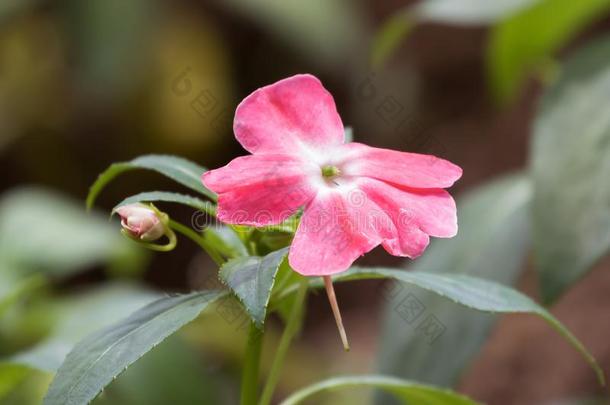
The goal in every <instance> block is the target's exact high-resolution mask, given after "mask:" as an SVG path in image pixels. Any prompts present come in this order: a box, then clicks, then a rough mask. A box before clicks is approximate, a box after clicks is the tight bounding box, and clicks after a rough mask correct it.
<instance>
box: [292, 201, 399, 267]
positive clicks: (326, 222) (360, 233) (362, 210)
mask: <svg viewBox="0 0 610 405" xmlns="http://www.w3.org/2000/svg"><path fill="white" fill-rule="evenodd" d="M355 191H356V192H357V190H355ZM354 201H356V202H355V203H354ZM377 223H380V224H385V223H387V218H386V216H385V213H383V212H381V211H379V210H378V209H376V208H375V206H374V205H373V204H371V203H370V202H369V201H368V200H367V199H366V198H364V199H360V198H359V197H358V196H357V195H354V196H351V195H347V194H346V193H343V192H340V191H337V190H328V189H327V190H321V191H320V193H319V194H318V195H317V196H316V198H315V199H314V200H313V201H312V202H311V203H310V204H309V205H308V206H307V207H306V209H305V213H304V214H303V217H302V218H301V223H300V224H299V228H298V229H297V232H296V235H295V238H294V240H293V242H292V246H291V247H290V253H289V255H288V260H289V263H290V265H291V266H292V268H293V269H294V270H295V271H297V272H298V273H300V274H302V275H305V276H324V275H330V274H334V273H339V272H342V271H345V270H347V269H348V268H349V267H350V266H351V265H352V263H353V262H354V261H355V260H356V259H357V258H358V257H360V256H361V255H363V254H365V253H366V252H368V251H370V250H371V249H373V248H374V247H375V246H377V245H379V243H381V241H382V236H381V234H380V231H379V229H377V226H376V225H377Z"/></svg>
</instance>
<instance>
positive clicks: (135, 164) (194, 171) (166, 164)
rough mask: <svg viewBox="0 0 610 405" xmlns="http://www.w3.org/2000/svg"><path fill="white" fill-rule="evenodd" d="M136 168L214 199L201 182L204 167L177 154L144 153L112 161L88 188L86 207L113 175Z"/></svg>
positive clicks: (214, 196) (92, 201)
mask: <svg viewBox="0 0 610 405" xmlns="http://www.w3.org/2000/svg"><path fill="white" fill-rule="evenodd" d="M136 169H146V170H153V171H156V172H157V173H160V174H162V175H164V176H167V177H169V178H170V179H172V180H174V181H176V182H178V183H180V184H182V185H183V186H186V187H188V188H190V189H191V190H195V191H197V192H199V193H201V194H203V195H205V196H207V197H208V198H210V199H212V200H215V199H216V195H215V194H214V193H213V192H211V191H210V190H208V189H207V188H205V187H204V186H203V183H202V182H201V175H202V174H203V173H204V172H205V171H206V169H205V168H204V167H202V166H199V165H198V164H196V163H193V162H191V161H189V160H186V159H183V158H180V157H177V156H168V155H145V156H140V157H138V158H135V159H133V160H131V161H129V162H120V163H113V164H112V165H110V167H108V169H106V170H105V171H104V172H103V173H102V174H100V175H99V177H98V178H97V180H96V181H95V183H93V185H92V186H91V188H90V189H89V195H88V196H87V207H89V208H91V207H92V206H93V204H94V203H95V199H96V198H97V196H98V194H99V193H100V192H101V191H102V190H103V189H104V187H106V185H107V184H108V183H110V182H111V181H112V180H114V178H115V177H117V176H118V175H120V174H123V173H125V172H128V171H131V170H136Z"/></svg>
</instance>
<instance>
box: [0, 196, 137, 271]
mask: <svg viewBox="0 0 610 405" xmlns="http://www.w3.org/2000/svg"><path fill="white" fill-rule="evenodd" d="M142 254H143V252H142V251H141V250H140V249H139V248H137V247H136V246H135V245H133V244H131V243H129V242H127V241H126V240H124V239H123V238H122V237H121V236H120V235H119V234H117V232H116V227H115V226H114V225H113V224H112V223H110V222H109V221H108V219H107V218H104V217H103V216H102V215H100V214H97V213H92V214H90V215H88V214H87V213H86V212H85V211H84V210H83V206H82V203H78V202H75V201H72V200H70V199H68V198H66V197H63V196H61V195H60V194H58V193H56V192H53V191H50V190H45V189H39V188H34V187H30V188H21V189H16V190H13V191H11V192H9V193H5V194H3V195H2V199H1V200H0V273H4V272H7V273H8V271H7V270H8V269H10V270H11V272H10V274H11V277H12V276H15V275H16V274H21V275H23V276H27V275H28V274H32V273H33V272H42V273H44V274H47V275H51V276H55V277H58V276H66V275H70V274H72V273H74V272H75V271H78V270H81V269H82V268H83V267H86V266H88V265H93V264H98V263H102V262H107V263H109V264H110V265H112V266H120V267H121V269H122V270H123V271H127V272H133V271H138V270H139V269H141V267H142V265H143V264H144V263H143V256H142Z"/></svg>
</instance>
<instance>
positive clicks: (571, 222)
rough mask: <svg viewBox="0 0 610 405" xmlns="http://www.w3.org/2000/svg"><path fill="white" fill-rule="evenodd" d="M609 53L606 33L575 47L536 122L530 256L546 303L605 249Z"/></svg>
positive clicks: (609, 191) (609, 226)
mask: <svg viewBox="0 0 610 405" xmlns="http://www.w3.org/2000/svg"><path fill="white" fill-rule="evenodd" d="M609 55H610V37H606V38H604V39H601V40H599V41H597V42H595V43H594V44H592V45H590V46H588V47H586V48H585V49H583V50H581V51H579V52H577V53H575V54H574V55H573V56H572V57H571V58H570V60H569V61H568V63H566V64H565V67H564V68H563V69H562V71H561V76H560V78H559V80H558V81H557V83H556V84H555V85H553V86H552V87H551V88H549V89H548V91H547V93H546V94H545V97H544V98H543V100H542V105H541V107H540V111H539V114H538V116H537V118H536V122H535V128H534V134H533V138H532V170H533V178H534V185H535V188H534V190H535V193H534V231H535V238H534V241H535V262H536V269H537V270H538V271H539V273H540V281H541V282H540V286H541V289H542V296H543V299H544V300H545V301H546V302H548V303H551V302H553V301H555V300H556V299H557V298H558V297H559V296H560V295H561V294H562V293H563V292H564V291H566V290H567V289H568V288H569V287H570V286H571V285H572V284H573V283H575V282H576V281H578V280H579V279H580V278H581V277H583V276H584V275H585V274H586V273H587V272H588V271H589V270H590V269H591V268H592V267H593V265H594V264H595V263H596V262H597V261H598V260H599V259H600V258H602V257H603V256H604V255H605V254H606V253H607V252H608V251H609V250H610V187H608V174H609V173H610V116H608V115H607V114H603V113H600V106H604V105H607V104H608V103H609V102H610V59H609V58H608V56H609Z"/></svg>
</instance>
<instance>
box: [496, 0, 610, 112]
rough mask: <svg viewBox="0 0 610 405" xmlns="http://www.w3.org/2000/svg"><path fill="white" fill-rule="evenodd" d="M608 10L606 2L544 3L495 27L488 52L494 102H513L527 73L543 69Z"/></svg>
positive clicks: (557, 0) (549, 0)
mask: <svg viewBox="0 0 610 405" xmlns="http://www.w3.org/2000/svg"><path fill="white" fill-rule="evenodd" d="M608 9H610V1H609V0H580V1H573V0H544V1H541V2H538V3H537V4H535V5H534V6H533V7H530V8H528V9H526V10H524V11H523V12H521V13H518V14H515V15H514V16H512V17H511V18H508V19H506V20H504V21H502V22H501V23H500V24H498V25H496V26H495V27H494V28H493V30H492V32H491V34H490V35H491V38H490V40H489V43H488V52H487V53H488V62H487V68H488V76H489V81H490V83H489V84H490V86H491V90H492V93H493V95H494V96H495V98H496V99H497V100H498V101H500V102H507V101H510V100H511V99H513V98H514V97H515V96H516V94H517V90H518V89H519V87H520V85H521V84H522V83H523V81H524V80H525V79H526V78H527V75H528V73H531V72H533V71H537V70H538V71H540V70H541V69H545V68H546V67H547V66H548V64H549V60H551V59H552V57H553V54H554V53H555V52H557V51H558V50H559V49H560V48H561V47H563V46H564V45H565V44H566V43H567V42H568V40H570V39H571V38H572V37H573V36H574V35H575V34H577V33H578V32H579V31H581V30H582V29H583V28H585V27H586V26H587V25H589V24H591V23H592V22H593V21H596V20H599V19H601V18H603V17H604V16H605V15H607V11H608Z"/></svg>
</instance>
